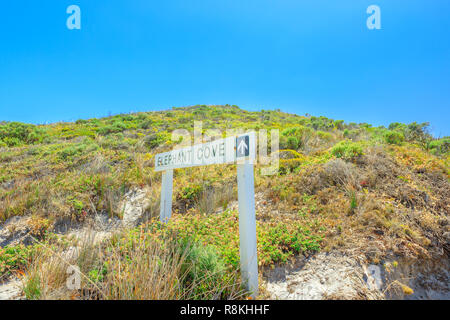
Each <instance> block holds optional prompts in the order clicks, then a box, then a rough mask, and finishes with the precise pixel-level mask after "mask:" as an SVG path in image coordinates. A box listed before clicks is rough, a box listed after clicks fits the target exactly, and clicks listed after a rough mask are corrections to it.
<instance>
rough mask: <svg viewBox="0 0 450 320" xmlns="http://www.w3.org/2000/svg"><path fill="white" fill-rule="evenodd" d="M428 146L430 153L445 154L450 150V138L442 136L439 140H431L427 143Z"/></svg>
mask: <svg viewBox="0 0 450 320" xmlns="http://www.w3.org/2000/svg"><path fill="white" fill-rule="evenodd" d="M428 148H429V149H430V151H431V153H433V154H435V155H442V154H446V153H448V152H449V151H450V138H447V137H446V138H442V139H439V140H433V141H431V142H430V143H429V146H428Z"/></svg>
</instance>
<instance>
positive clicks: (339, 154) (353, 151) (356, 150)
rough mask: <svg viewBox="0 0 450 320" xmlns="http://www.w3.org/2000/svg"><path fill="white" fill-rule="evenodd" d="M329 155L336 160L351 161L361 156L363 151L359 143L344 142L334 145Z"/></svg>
mask: <svg viewBox="0 0 450 320" xmlns="http://www.w3.org/2000/svg"><path fill="white" fill-rule="evenodd" d="M331 153H332V154H333V155H334V156H335V157H336V158H342V159H347V160H351V159H353V158H356V157H359V156H360V155H362V154H363V149H362V147H361V145H360V144H359V143H355V142H351V141H348V140H344V141H341V142H339V143H338V144H336V145H335V146H334V147H333V148H332V149H331Z"/></svg>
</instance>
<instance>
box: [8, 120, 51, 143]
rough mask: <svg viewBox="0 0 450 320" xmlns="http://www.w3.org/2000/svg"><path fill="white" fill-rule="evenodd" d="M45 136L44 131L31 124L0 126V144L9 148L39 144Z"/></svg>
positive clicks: (16, 123) (11, 123)
mask: <svg viewBox="0 0 450 320" xmlns="http://www.w3.org/2000/svg"><path fill="white" fill-rule="evenodd" d="M46 136H47V134H46V132H45V130H43V129H42V128H39V127H37V126H35V125H32V124H25V123H20V122H8V123H6V124H3V125H0V143H1V144H3V145H5V144H6V145H8V146H9V147H15V146H20V145H22V144H34V143H40V142H42V140H43V139H44V138H45V137H46Z"/></svg>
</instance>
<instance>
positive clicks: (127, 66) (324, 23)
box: [0, 0, 450, 136]
mask: <svg viewBox="0 0 450 320" xmlns="http://www.w3.org/2000/svg"><path fill="white" fill-rule="evenodd" d="M71 4H76V5H79V6H80V8H81V30H68V29H67V27H66V19H67V17H68V14H66V8H67V7H68V6H69V5H71ZM371 4H377V5H379V6H380V8H381V24H382V30H368V29H367V27H366V19H367V17H368V15H367V14H366V8H367V7H368V6H369V5H371ZM227 103H228V104H236V105H239V106H241V107H243V108H245V109H248V110H259V109H275V108H280V109H281V110H284V111H287V112H292V113H297V114H305V113H309V114H312V115H317V116H319V115H324V116H327V117H331V118H335V119H344V120H346V121H347V122H352V121H354V122H368V123H371V124H374V125H388V124H389V123H391V122H396V121H399V122H412V121H419V122H424V121H429V122H431V124H432V131H433V133H434V134H435V135H437V136H439V135H440V136H444V135H450V128H449V122H450V121H449V120H450V111H449V110H450V1H448V0H433V1H430V0H420V1H418V0H408V1H405V0H384V1H382V0H370V1H366V0H348V1H345V0H306V1H300V0H290V1H288V0H270V1H269V0H251V1H250V0H239V1H238V0H220V1H218V0H203V1H198V0H178V1H175V0H164V1H156V0H153V1H151V0H128V1H125V0H123V1H113V0H108V1H100V0H95V1H93V0H70V1H65V0H54V1H50V0H42V1H23V0H15V1H3V2H2V4H1V6H0V120H9V121H12V120H14V121H23V122H32V123H45V122H55V121H61V120H64V121H70V120H75V119H78V118H90V117H100V116H107V115H108V114H116V113H126V112H130V111H149V110H160V109H166V108H170V107H172V106H186V105H194V104H227Z"/></svg>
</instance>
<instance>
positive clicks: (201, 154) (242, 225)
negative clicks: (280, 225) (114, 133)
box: [155, 132, 258, 296]
mask: <svg viewBox="0 0 450 320" xmlns="http://www.w3.org/2000/svg"><path fill="white" fill-rule="evenodd" d="M255 159H256V135H255V133H254V132H249V133H246V134H243V135H239V136H235V137H228V138H225V139H220V140H214V141H212V142H208V143H203V144H198V145H194V146H192V147H187V148H182V149H176V150H172V151H169V152H165V153H160V154H157V155H156V156H155V171H163V175H162V185H161V209H160V219H161V221H162V222H164V223H165V222H167V221H168V220H169V219H170V217H171V215H172V189H173V169H177V168H187V167H194V166H203V165H210V164H220V163H237V183H238V202H239V238H240V258H241V272H242V280H243V282H244V284H245V285H246V288H247V290H249V291H250V292H251V293H252V295H253V296H256V295H257V293H258V259H257V253H256V218H255V187H254V184H255V183H254V176H253V172H254V170H253V164H254V160H255Z"/></svg>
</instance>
